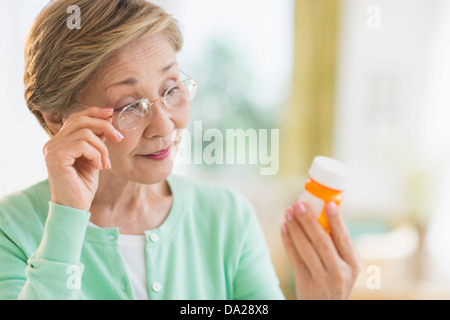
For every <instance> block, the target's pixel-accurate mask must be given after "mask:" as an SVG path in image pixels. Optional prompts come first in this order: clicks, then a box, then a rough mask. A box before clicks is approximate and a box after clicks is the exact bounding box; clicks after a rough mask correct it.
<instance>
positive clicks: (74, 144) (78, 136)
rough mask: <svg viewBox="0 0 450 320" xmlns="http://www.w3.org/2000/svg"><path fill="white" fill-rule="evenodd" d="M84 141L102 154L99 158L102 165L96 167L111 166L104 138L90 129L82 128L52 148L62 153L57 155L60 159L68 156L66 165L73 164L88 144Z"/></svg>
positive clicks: (106, 167) (104, 167)
mask: <svg viewBox="0 0 450 320" xmlns="http://www.w3.org/2000/svg"><path fill="white" fill-rule="evenodd" d="M83 142H85V143H86V144H88V145H90V146H91V147H93V148H95V149H96V150H97V151H98V153H99V155H100V157H99V159H100V161H101V167H98V166H94V167H96V168H97V169H109V168H111V162H110V160H109V152H108V148H107V147H106V145H105V143H104V142H103V141H102V139H100V137H98V136H96V135H95V134H94V133H93V132H92V131H91V130H89V129H81V130H79V131H78V132H76V133H74V134H72V135H70V136H68V137H66V139H64V140H61V141H60V142H59V143H57V144H55V145H54V146H53V147H52V149H56V150H57V152H58V153H59V154H60V156H59V157H57V158H58V159H64V158H67V157H68V160H67V162H68V163H66V165H73V163H74V162H75V161H76V158H78V157H80V155H81V154H82V148H83V147H84V146H86V144H84V143H83ZM80 148H81V149H80ZM90 160H92V159H90ZM61 161H62V160H61Z"/></svg>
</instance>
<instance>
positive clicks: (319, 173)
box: [298, 156, 352, 233]
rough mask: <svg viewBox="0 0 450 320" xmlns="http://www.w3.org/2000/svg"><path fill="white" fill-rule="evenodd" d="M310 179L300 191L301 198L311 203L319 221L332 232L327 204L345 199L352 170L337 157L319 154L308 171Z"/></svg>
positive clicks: (339, 203) (339, 202)
mask: <svg viewBox="0 0 450 320" xmlns="http://www.w3.org/2000/svg"><path fill="white" fill-rule="evenodd" d="M308 175H309V180H308V181H307V182H306V183H305V186H304V189H303V190H302V192H301V193H300V196H299V198H298V199H299V200H300V201H302V202H305V203H307V204H308V205H309V207H310V208H311V210H312V211H313V212H314V213H315V214H316V216H317V219H318V220H319V223H320V224H321V225H322V227H323V228H324V229H325V230H326V231H327V232H328V233H330V228H329V226H328V221H327V218H326V215H325V206H326V205H327V204H328V203H329V202H331V201H334V202H335V203H336V204H337V205H338V206H340V205H341V202H342V200H343V195H342V193H343V192H344V191H345V190H346V189H347V187H348V184H349V182H350V178H351V175H352V173H351V170H350V168H348V167H347V166H346V165H345V164H343V163H342V162H340V161H337V160H335V159H332V158H329V157H325V156H317V157H315V158H314V160H313V163H312V165H311V167H310V169H309V171H308Z"/></svg>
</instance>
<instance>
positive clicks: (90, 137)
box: [74, 129, 111, 169]
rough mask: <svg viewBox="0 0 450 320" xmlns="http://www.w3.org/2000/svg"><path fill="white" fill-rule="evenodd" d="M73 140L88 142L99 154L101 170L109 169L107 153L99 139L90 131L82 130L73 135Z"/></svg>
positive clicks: (109, 162)
mask: <svg viewBox="0 0 450 320" xmlns="http://www.w3.org/2000/svg"><path fill="white" fill-rule="evenodd" d="M74 139H78V140H84V141H86V142H88V143H89V144H90V145H92V146H93V147H94V148H96V149H97V150H98V151H99V152H100V155H101V159H102V164H103V168H104V169H110V168H111V161H110V159H109V151H108V148H107V147H106V145H105V143H104V141H103V139H102V138H101V137H99V136H97V135H96V134H95V133H94V132H92V130H90V129H82V130H80V131H79V132H77V133H76V134H75V135H74Z"/></svg>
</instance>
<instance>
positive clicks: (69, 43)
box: [24, 0, 183, 136]
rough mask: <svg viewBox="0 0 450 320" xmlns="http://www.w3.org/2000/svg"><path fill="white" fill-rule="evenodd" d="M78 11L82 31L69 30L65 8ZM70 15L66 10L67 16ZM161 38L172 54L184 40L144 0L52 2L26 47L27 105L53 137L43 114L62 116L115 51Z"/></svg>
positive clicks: (173, 24) (173, 23) (160, 11)
mask: <svg viewBox="0 0 450 320" xmlns="http://www.w3.org/2000/svg"><path fill="white" fill-rule="evenodd" d="M72 5H75V6H78V7H79V9H80V13H81V28H79V29H76V28H74V29H71V28H69V27H68V24H67V21H68V19H69V18H70V14H69V13H67V11H68V8H69V7H70V6H72ZM69 12H70V11H69ZM153 34H162V35H163V36H165V37H166V38H167V39H168V41H169V42H170V44H171V45H172V47H173V48H174V50H175V51H176V52H178V51H180V50H181V47H182V45H183V39H182V35H181V31H180V29H179V27H178V24H177V21H176V20H175V19H173V18H172V16H171V15H169V14H167V13H166V12H165V11H164V10H163V9H162V8H160V7H158V6H156V5H154V4H152V3H149V2H147V1H145V0H53V1H50V3H49V4H48V5H47V6H46V7H45V8H44V9H43V10H42V11H41V13H40V14H39V15H38V17H37V18H36V20H35V22H34V24H33V26H32V28H31V30H30V32H29V34H28V38H27V41H26V45H25V75H24V83H25V100H26V103H27V106H28V108H29V109H30V111H31V112H32V113H33V114H34V115H35V116H36V118H37V119H38V121H39V123H40V124H41V126H42V127H43V128H44V129H45V130H46V131H47V133H48V134H49V135H50V136H52V135H53V133H52V132H51V130H50V129H49V128H48V127H47V125H46V123H45V120H44V118H43V116H42V113H52V112H64V111H67V109H70V108H71V107H73V102H72V101H73V100H76V99H77V96H78V95H79V94H80V93H81V92H82V91H83V89H85V88H86V86H87V85H88V83H89V81H90V79H91V78H92V77H93V76H94V75H95V73H96V71H97V70H98V69H99V68H100V67H101V66H102V65H103V64H104V63H105V62H106V61H107V59H108V58H109V57H110V56H111V55H112V54H113V53H114V52H116V51H117V50H119V49H120V48H122V47H124V46H125V45H126V44H128V43H130V42H132V41H133V40H135V39H137V38H139V37H141V36H144V35H153Z"/></svg>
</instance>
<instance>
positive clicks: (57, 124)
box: [42, 113, 65, 135]
mask: <svg viewBox="0 0 450 320" xmlns="http://www.w3.org/2000/svg"><path fill="white" fill-rule="evenodd" d="M42 117H43V118H44V120H45V124H46V125H47V127H48V128H49V129H50V131H51V132H52V133H53V135H55V134H57V133H58V132H59V130H61V128H62V126H63V124H64V120H65V117H64V115H62V114H61V113H42Z"/></svg>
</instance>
